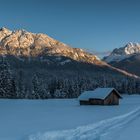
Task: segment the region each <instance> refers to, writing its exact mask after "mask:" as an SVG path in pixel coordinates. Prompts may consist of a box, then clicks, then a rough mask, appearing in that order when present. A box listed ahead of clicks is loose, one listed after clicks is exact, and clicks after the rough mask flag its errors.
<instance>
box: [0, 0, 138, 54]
mask: <svg viewBox="0 0 140 140" xmlns="http://www.w3.org/2000/svg"><path fill="white" fill-rule="evenodd" d="M0 7H1V8H0V26H1V27H3V26H5V27H7V28H9V29H11V30H16V29H21V28H24V29H26V30H28V31H31V32H37V33H38V32H42V33H46V34H48V35H49V36H51V37H53V38H55V39H57V40H60V41H62V42H64V43H66V44H69V45H70V46H72V47H77V48H83V49H86V50H88V51H91V52H100V53H103V54H104V53H106V52H108V51H111V50H113V49H114V48H116V47H122V46H123V45H125V44H126V43H128V42H140V1H139V0H0Z"/></svg>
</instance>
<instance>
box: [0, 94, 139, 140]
mask: <svg viewBox="0 0 140 140" xmlns="http://www.w3.org/2000/svg"><path fill="white" fill-rule="evenodd" d="M139 126H140V96H139V95H133V96H129V95H125V96H123V99H122V100H121V102H120V105H119V106H80V105H79V102H78V100H77V99H52V100H0V140H114V139H115V140H132V139H135V140H136V139H140V133H139Z"/></svg>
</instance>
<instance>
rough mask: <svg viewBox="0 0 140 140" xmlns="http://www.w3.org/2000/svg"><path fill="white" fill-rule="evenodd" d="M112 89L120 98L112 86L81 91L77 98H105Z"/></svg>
mask: <svg viewBox="0 0 140 140" xmlns="http://www.w3.org/2000/svg"><path fill="white" fill-rule="evenodd" d="M113 90H115V91H116V93H117V94H118V96H119V98H121V95H120V94H119V93H118V91H117V90H116V89H114V88H96V89H95V90H94V91H85V92H83V93H82V94H81V95H80V96H79V97H78V99H79V100H89V99H90V98H95V99H105V98H106V97H107V96H108V95H109V94H110V93H111V92H112V91H113Z"/></svg>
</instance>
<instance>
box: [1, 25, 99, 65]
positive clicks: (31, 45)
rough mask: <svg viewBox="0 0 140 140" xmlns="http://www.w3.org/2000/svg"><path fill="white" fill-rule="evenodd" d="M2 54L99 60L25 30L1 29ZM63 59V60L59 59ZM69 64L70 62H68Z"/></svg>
mask: <svg viewBox="0 0 140 140" xmlns="http://www.w3.org/2000/svg"><path fill="white" fill-rule="evenodd" d="M0 54H1V55H12V56H16V57H40V58H41V59H42V60H43V59H44V61H45V58H44V57H45V56H51V55H53V56H64V57H68V58H71V59H73V60H76V61H81V62H87V63H95V62H96V61H97V62H98V60H99V58H98V57H97V56H95V55H92V54H90V53H87V52H85V51H84V50H82V49H79V48H71V47H69V46H68V45H66V44H64V43H62V42H59V41H57V40H55V39H53V38H51V37H49V36H48V35H46V34H41V33H38V34H35V33H31V32H27V31H25V30H16V31H11V30H9V29H7V28H4V27H3V28H1V29H0ZM58 59H61V58H58ZM67 62H69V61H67Z"/></svg>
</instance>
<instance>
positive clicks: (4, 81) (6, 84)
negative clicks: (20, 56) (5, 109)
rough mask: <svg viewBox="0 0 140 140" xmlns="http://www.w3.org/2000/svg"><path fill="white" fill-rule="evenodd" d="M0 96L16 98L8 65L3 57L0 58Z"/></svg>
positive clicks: (13, 82)
mask: <svg viewBox="0 0 140 140" xmlns="http://www.w3.org/2000/svg"><path fill="white" fill-rule="evenodd" d="M0 97H1V98H16V88H15V81H14V78H13V77H12V72H11V70H10V66H9V64H8V63H7V61H6V60H5V59H4V58H2V59H1V60H0Z"/></svg>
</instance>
